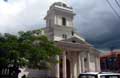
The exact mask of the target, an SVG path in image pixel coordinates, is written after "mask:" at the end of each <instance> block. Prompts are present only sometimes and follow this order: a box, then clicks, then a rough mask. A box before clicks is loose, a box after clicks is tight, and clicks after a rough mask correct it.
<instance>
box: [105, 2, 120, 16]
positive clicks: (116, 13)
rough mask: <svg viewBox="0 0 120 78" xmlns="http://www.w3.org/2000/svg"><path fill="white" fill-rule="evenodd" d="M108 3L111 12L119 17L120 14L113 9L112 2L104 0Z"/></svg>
mask: <svg viewBox="0 0 120 78" xmlns="http://www.w3.org/2000/svg"><path fill="white" fill-rule="evenodd" d="M106 1H107V3H108V5H109V6H110V8H111V9H112V10H113V12H114V13H115V14H116V15H117V16H118V17H119V18H120V15H119V14H118V13H117V11H116V10H115V9H114V7H113V6H112V4H111V3H110V1H109V0H106Z"/></svg>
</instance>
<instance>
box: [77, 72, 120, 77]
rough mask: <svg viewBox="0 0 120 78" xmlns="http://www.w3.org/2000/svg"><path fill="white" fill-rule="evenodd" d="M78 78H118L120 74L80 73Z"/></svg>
mask: <svg viewBox="0 0 120 78" xmlns="http://www.w3.org/2000/svg"><path fill="white" fill-rule="evenodd" d="M78 78H120V73H111V72H86V73H81V74H80V75H79V77H78Z"/></svg>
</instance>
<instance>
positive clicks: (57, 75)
mask: <svg viewBox="0 0 120 78" xmlns="http://www.w3.org/2000/svg"><path fill="white" fill-rule="evenodd" d="M56 59H57V61H59V56H58V55H57V56H56ZM55 69H56V72H55V77H56V78H59V76H60V72H59V71H60V67H59V62H58V63H57V64H56V66H55Z"/></svg>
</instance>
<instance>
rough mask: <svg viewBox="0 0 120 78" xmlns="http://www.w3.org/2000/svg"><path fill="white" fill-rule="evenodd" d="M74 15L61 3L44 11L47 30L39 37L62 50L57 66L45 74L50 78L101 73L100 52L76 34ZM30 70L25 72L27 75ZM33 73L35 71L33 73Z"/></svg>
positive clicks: (69, 8) (69, 77)
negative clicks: (45, 12)
mask: <svg viewBox="0 0 120 78" xmlns="http://www.w3.org/2000/svg"><path fill="white" fill-rule="evenodd" d="M74 16H75V13H74V11H73V8H72V7H70V6H68V5H66V4H64V3H61V2H56V3H54V4H52V5H51V6H50V8H49V10H48V11H47V15H46V17H45V20H46V27H45V28H43V29H42V31H41V34H44V35H46V36H47V37H48V38H49V40H53V41H55V43H56V45H57V46H58V47H60V48H61V49H62V50H63V52H62V54H61V55H59V56H56V57H55V59H57V60H58V61H59V63H57V64H54V65H53V66H52V69H51V70H50V71H49V72H46V73H48V74H49V77H50V78H77V77H78V75H79V74H80V73H81V72H89V71H90V72H95V71H96V72H99V71H100V58H99V56H100V53H99V52H98V51H97V50H96V49H95V48H94V47H93V46H92V45H90V44H89V43H87V42H86V41H85V39H84V38H82V37H81V36H80V35H79V34H78V33H77V32H76V31H75V29H74V23H73V22H74ZM29 71H33V70H29ZM29 71H27V72H26V73H27V74H29V73H30V72H29ZM37 71H38V70H37ZM27 74H26V75H27ZM36 74H37V72H36V73H35V71H34V72H33V73H32V75H35V76H36ZM48 74H46V75H48ZM32 75H31V76H32ZM37 75H40V73H38V74H37ZM32 77H33V76H32Z"/></svg>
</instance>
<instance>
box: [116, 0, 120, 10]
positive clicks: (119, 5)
mask: <svg viewBox="0 0 120 78" xmlns="http://www.w3.org/2000/svg"><path fill="white" fill-rule="evenodd" d="M115 2H116V4H117V5H118V7H119V8H120V4H119V2H118V0H115Z"/></svg>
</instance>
